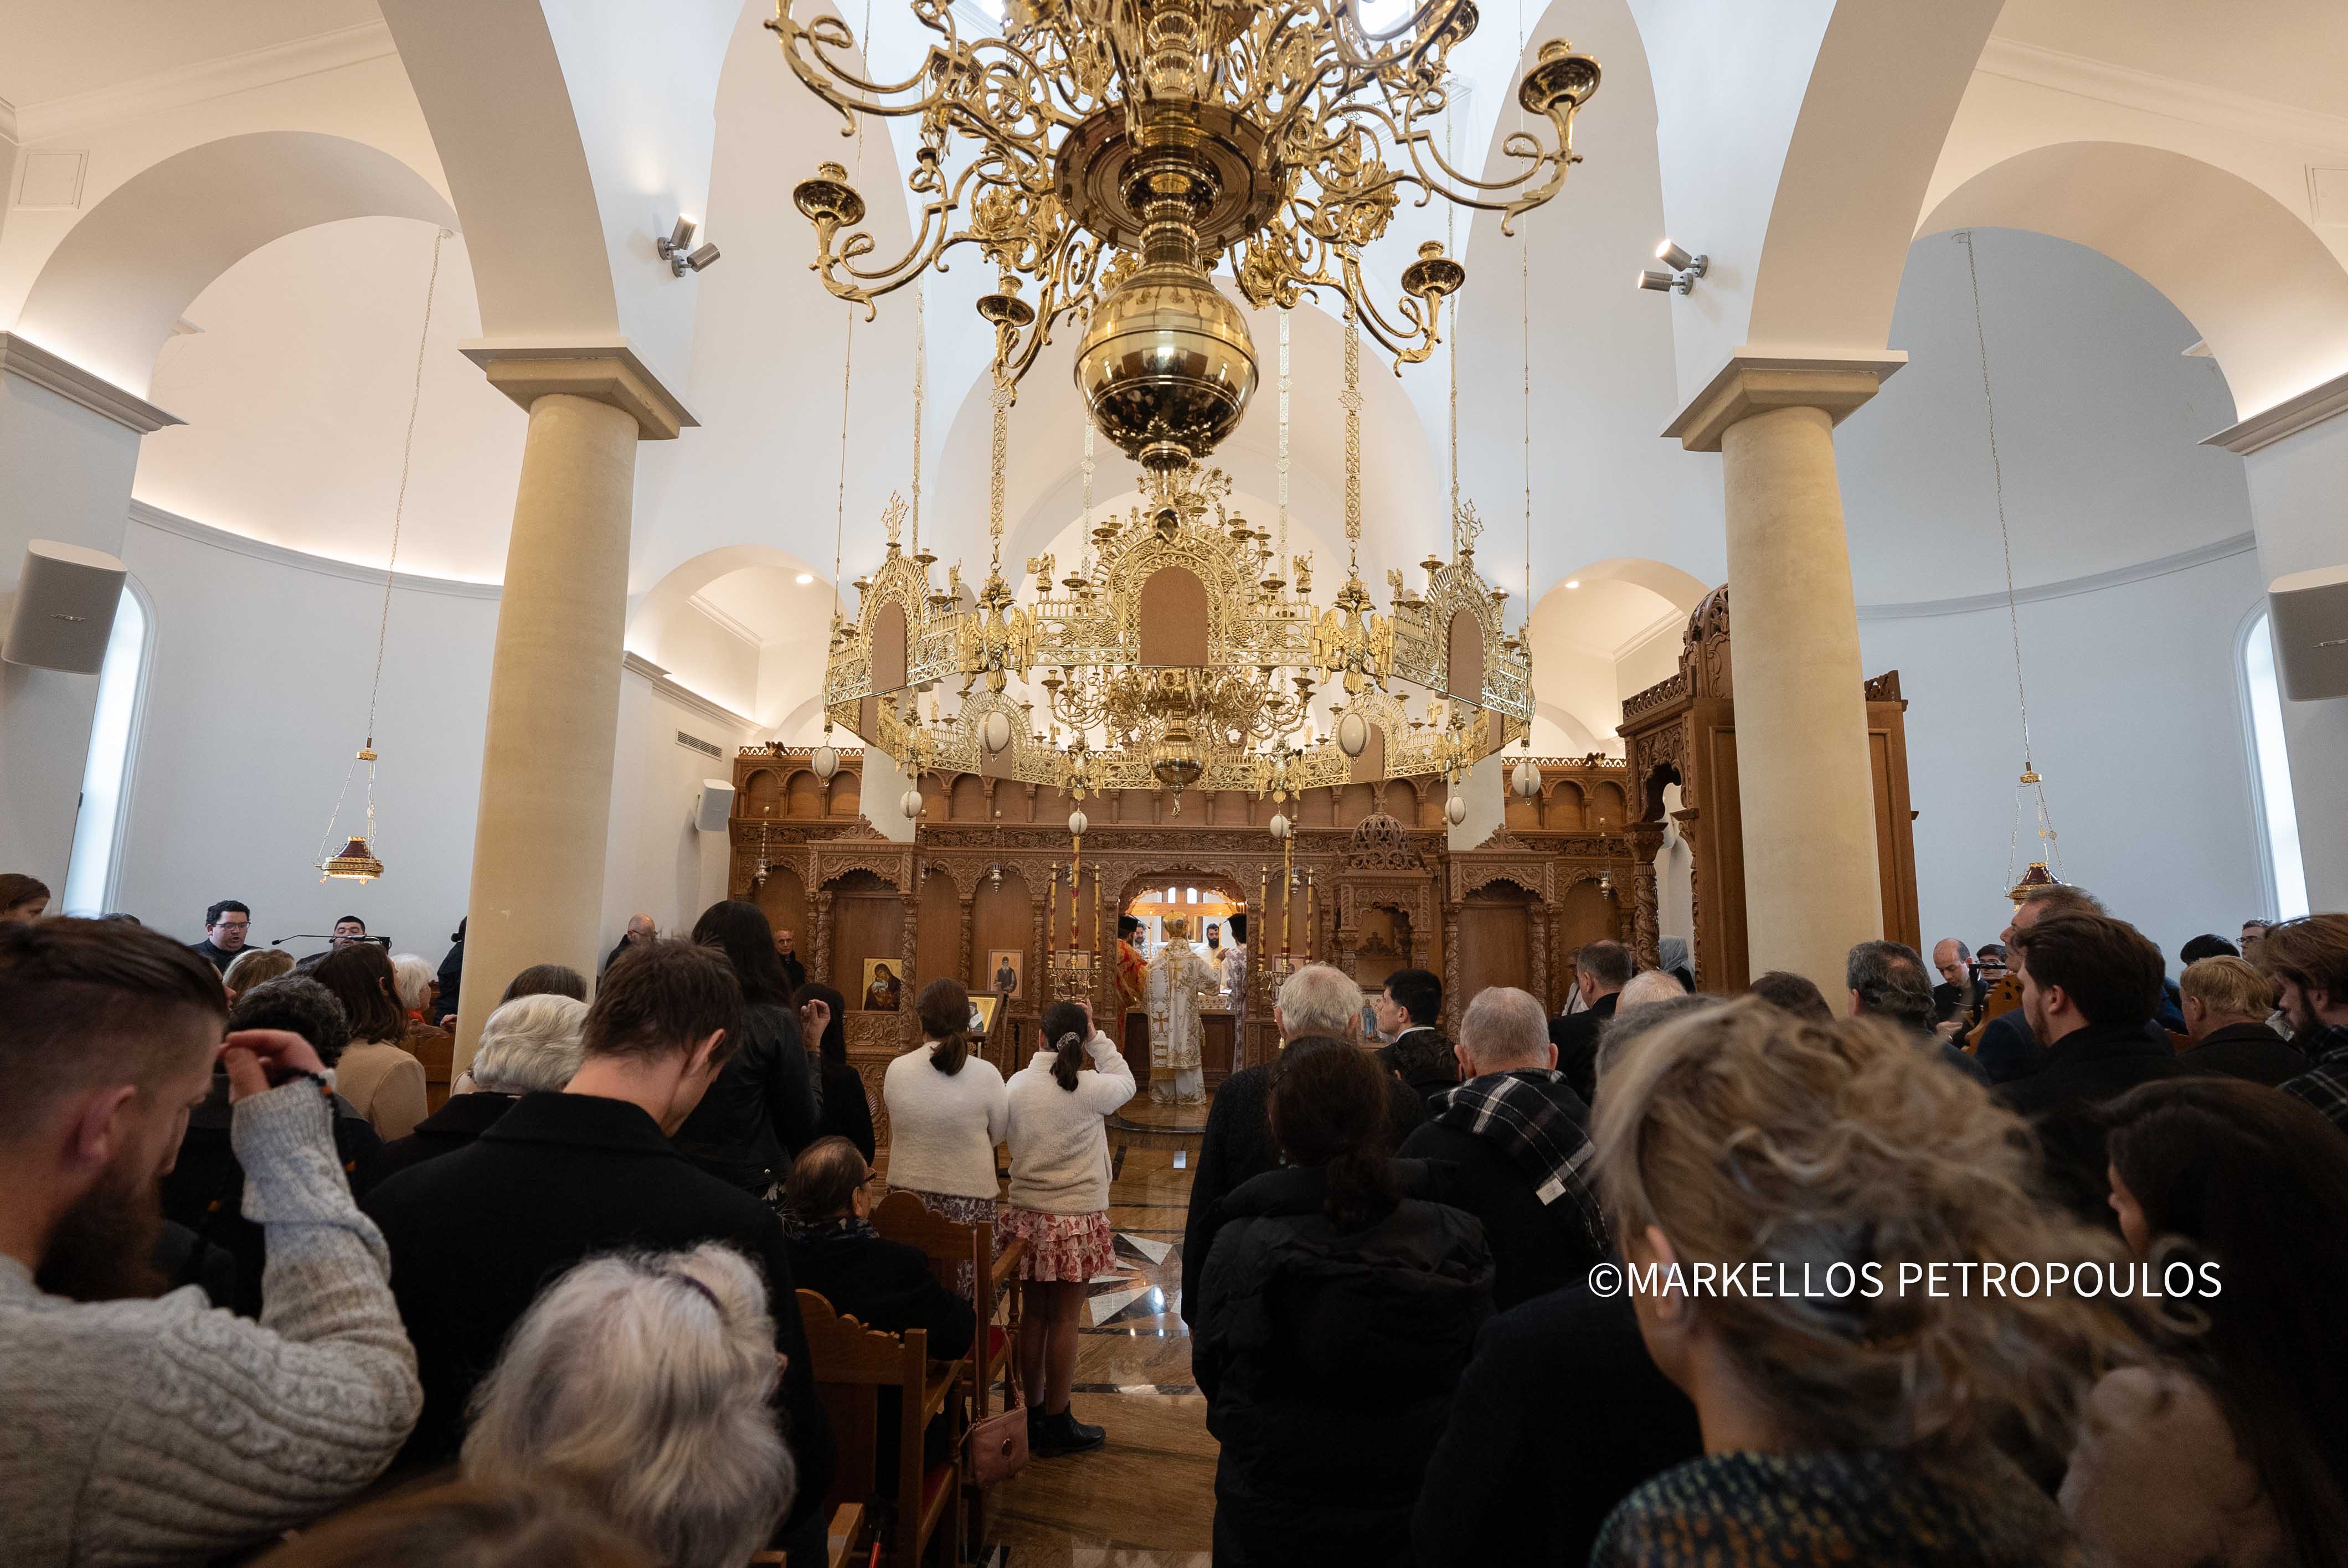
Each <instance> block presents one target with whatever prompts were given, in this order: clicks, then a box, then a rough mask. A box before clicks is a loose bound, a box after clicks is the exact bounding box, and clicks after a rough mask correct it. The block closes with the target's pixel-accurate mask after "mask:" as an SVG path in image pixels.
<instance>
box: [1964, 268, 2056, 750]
mask: <svg viewBox="0 0 2348 1568" xmlns="http://www.w3.org/2000/svg"><path fill="white" fill-rule="evenodd" d="M1959 238H1961V239H1962V240H1963V241H1964V244H1965V277H1966V280H1967V281H1968V282H1970V283H1971V284H1972V296H1973V346H1974V348H1975V349H1976V350H1977V351H1978V353H1979V354H1980V355H1981V372H1982V407H1983V408H1984V409H1985V410H1987V413H1988V423H1989V469H1990V483H1991V487H1992V489H1993V493H1994V494H1995V496H1996V497H1997V542H1998V548H1999V550H2000V551H2001V552H2002V553H2003V557H2004V560H2005V619H2006V629H2007V630H2008V631H2009V632H2010V633H2011V634H2012V636H2013V701H2014V706H2015V707H2016V709H2017V710H2018V711H2019V712H2020V713H2021V715H2022V771H2023V772H2024V774H2033V773H2036V772H2037V771H2038V770H2037V769H2036V768H2035V767H2034V766H2033V765H2032V764H2031V760H2030V696H2029V693H2028V692H2027V691H2026V690H2025V688H2024V684H2023V679H2022V611H2021V610H2020V608H2019V604H2018V601H2017V600H2015V598H2014V592H2013V533H2012V531H2011V530H2010V529H2009V528H2007V526H2006V520H2005V467H2004V465H2003V463H2002V462H2001V461H2000V459H1999V457H1998V450H1997V398H1996V396H1995V395H1993V393H1992V392H1991V390H1990V378H1989V335H1988V333H1987V332H1986V331H1985V330H1984V329H1983V327H1982V302H1981V270H1980V268H1979V266H1978V265H1977V264H1976V263H1975V261H1974V259H1973V231H1972V230H1970V229H1967V230H1965V231H1963V232H1962V234H1961V235H1960V236H1959Z"/></svg>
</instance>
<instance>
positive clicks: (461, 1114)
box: [376, 994, 587, 1181]
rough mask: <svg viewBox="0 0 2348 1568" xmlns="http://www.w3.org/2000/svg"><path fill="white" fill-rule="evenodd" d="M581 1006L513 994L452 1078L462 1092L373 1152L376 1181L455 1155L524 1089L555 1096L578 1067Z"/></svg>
mask: <svg viewBox="0 0 2348 1568" xmlns="http://www.w3.org/2000/svg"><path fill="white" fill-rule="evenodd" d="M586 1022H587V1004H586V1003H585V1002H582V1001H579V1000H577V999H574V998H572V997H564V996H552V995H547V994H540V995H536V996H527V997H517V998H515V999H513V1000H512V1001H510V1002H508V1003H506V1004H505V1005H504V1006H503V1007H501V1008H499V1009H498V1010H497V1011H495V1012H493V1013H491V1014H490V1015H489V1021H488V1022H487V1023H484V1024H483V1025H482V1026H481V1040H480V1044H479V1046H478V1047H476V1048H475V1050H474V1051H473V1063H472V1065H471V1066H470V1067H469V1068H468V1069H467V1070H466V1071H465V1076H464V1078H463V1079H461V1080H459V1081H458V1088H459V1090H460V1091H462V1092H459V1093H457V1094H454V1095H451V1096H450V1097H449V1100H448V1103H447V1104H446V1105H443V1106H442V1107H440V1109H439V1110H438V1111H435V1112H433V1113H432V1114H431V1115H429V1116H427V1117H426V1118H425V1119H424V1120H423V1121H421V1122H417V1124H416V1131H415V1132H410V1133H409V1134H408V1135H407V1137H405V1138H397V1139H394V1140H393V1141H392V1142H390V1143H386V1144H385V1145H384V1146H383V1153H380V1154H378V1155H377V1156H376V1180H377V1181H382V1180H384V1179H385V1178H386V1177H388V1176H391V1175H393V1174H395V1173H398V1172H400V1171H404V1170H406V1169H407V1168H408V1167H409V1166H410V1165H420V1164H422V1163H424V1162H425V1161H427V1160H432V1159H438V1157H439V1156H440V1155H442V1154H448V1153H455V1152H456V1151H457V1150H458V1149H461V1148H463V1147H465V1146H466V1145H467V1144H469V1143H471V1142H472V1141H473V1140H474V1139H476V1138H478V1137H479V1136H480V1135H481V1134H482V1133H483V1132H487V1131H488V1130H489V1126H490V1124H491V1123H493V1122H496V1121H497V1120H498V1118H499V1117H500V1116H503V1115H504V1114H505V1113H506V1112H507V1111H508V1109H510V1107H511V1106H512V1104H513V1102H515V1101H517V1100H519V1099H520V1098H521V1097H522V1096H523V1095H525V1094H539V1093H560V1092H561V1090H562V1086H563V1085H564V1084H566V1083H569V1082H570V1081H571V1075H572V1073H574V1072H576V1071H579V1062H580V1057H581V1052H582V1046H581V1044H580V1032H581V1030H583V1029H584V1028H585V1026H586Z"/></svg>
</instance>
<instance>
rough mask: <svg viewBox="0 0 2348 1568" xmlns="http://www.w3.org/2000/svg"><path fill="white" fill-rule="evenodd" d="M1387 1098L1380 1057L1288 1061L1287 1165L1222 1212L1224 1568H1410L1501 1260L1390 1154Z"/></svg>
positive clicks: (1199, 1351)
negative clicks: (1426, 1482)
mask: <svg viewBox="0 0 2348 1568" xmlns="http://www.w3.org/2000/svg"><path fill="white" fill-rule="evenodd" d="M1387 1082H1388V1080H1387V1078H1386V1076H1385V1073H1383V1072H1382V1071H1379V1069H1378V1067H1377V1065H1376V1061H1375V1058H1374V1057H1372V1056H1370V1055H1369V1054H1368V1053H1367V1052H1365V1051H1359V1050H1313V1051H1309V1052H1306V1051H1296V1050H1292V1051H1290V1052H1289V1053H1288V1055H1287V1056H1286V1057H1285V1058H1284V1059H1283V1061H1282V1072H1281V1075H1280V1080H1279V1081H1278V1083H1277V1084H1276V1085H1274V1087H1273V1088H1272V1106H1271V1119H1272V1136H1273V1139H1274V1140H1275V1141H1276V1142H1277V1143H1278V1144H1279V1146H1280V1151H1281V1153H1282V1155H1283V1156H1284V1157H1285V1158H1286V1160H1287V1162H1288V1163H1287V1166H1286V1167H1285V1168H1284V1169H1281V1170H1275V1171H1267V1172H1265V1173H1263V1174H1262V1175H1260V1176H1256V1177H1254V1178H1252V1179H1251V1180H1249V1181H1247V1182H1243V1183H1241V1184H1240V1185H1239V1186H1238V1187H1237V1188H1235V1189H1234V1190H1233V1191H1232V1192H1231V1194H1228V1195H1227V1196H1226V1197H1224V1199H1223V1200H1222V1204H1221V1212H1222V1213H1223V1214H1224V1215H1225V1216H1226V1219H1225V1223H1224V1224H1223V1225H1221V1226H1220V1228H1218V1229H1217V1231H1216V1232H1215V1238H1214V1244H1213V1246H1212V1248H1211V1249H1210V1251H1209V1253H1208V1255H1207V1259H1206V1268H1205V1270H1204V1272H1203V1273H1202V1274H1201V1275H1200V1283H1199V1298H1198V1300H1197V1301H1196V1302H1195V1303H1191V1304H1189V1305H1190V1306H1191V1307H1192V1311H1191V1315H1190V1323H1191V1327H1192V1329H1193V1331H1194V1332H1195V1334H1196V1336H1197V1337H1196V1338H1195V1339H1194V1340H1193V1342H1192V1345H1191V1349H1190V1365H1191V1368H1192V1369H1193V1370H1194V1372H1195V1373H1196V1375H1197V1377H1198V1381H1199V1388H1200V1391H1201V1392H1202V1393H1204V1394H1205V1395H1206V1396H1207V1400H1208V1404H1207V1427H1208V1430H1210V1431H1212V1432H1213V1433H1214V1434H1215V1436H1216V1438H1217V1439H1218V1440H1220V1442H1221V1444H1222V1450H1221V1454H1220V1458H1219V1459H1218V1460H1217V1462H1216V1468H1215V1524H1214V1532H1215V1553H1214V1555H1215V1562H1216V1563H1218V1564H1224V1565H1228V1568H1250V1565H1252V1564H1259V1563H1308V1562H1310V1563H1352V1564H1361V1565H1365V1568H1371V1565H1376V1568H1387V1565H1391V1568H1404V1565H1405V1564H1407V1563H1410V1562H1411V1561H1412V1556H1411V1538H1410V1519H1411V1509H1412V1506H1413V1504H1414V1503H1415V1502H1416V1501H1417V1496H1418V1490H1419V1482H1420V1479H1421V1477H1422V1476H1423V1475H1424V1474H1425V1472H1426V1461H1427V1460H1428V1458H1429V1456H1431V1455H1432V1454H1433V1452H1434V1450H1435V1444H1436V1440H1437V1439H1438V1438H1439V1437H1440V1436H1441V1435H1442V1433H1443V1429H1444V1424H1445V1422H1446V1420H1447V1419H1448V1417H1449V1414H1450V1407H1451V1391H1452V1389H1453V1387H1454V1386H1455V1385H1456V1384H1457V1382H1458V1380H1459V1374H1460V1372H1461V1371H1462V1369H1464V1368H1465V1367H1466V1366H1467V1363H1468V1352H1469V1350H1470V1348H1472V1347H1473V1345H1474V1343H1475V1339H1476V1332H1477V1330H1478V1328H1479V1327H1482V1326H1483V1323H1484V1321H1485V1319H1487V1318H1488V1317H1490V1316H1491V1312H1492V1258H1491V1253H1490V1250H1489V1249H1488V1247H1487V1246H1486V1245H1485V1242H1484V1231H1483V1227H1482V1226H1481V1225H1478V1223H1477V1222H1476V1221H1475V1220H1473V1219H1471V1218H1469V1217H1468V1215H1467V1214H1462V1213H1461V1212H1459V1211H1458V1210H1457V1209H1455V1208H1450V1207H1447V1206H1446V1205H1444V1204H1442V1203H1440V1202H1439V1201H1437V1194H1436V1192H1435V1189H1434V1185H1433V1177H1432V1174H1431V1173H1430V1172H1429V1171H1428V1169H1427V1167H1426V1165H1425V1164H1423V1163H1419V1162H1418V1161H1416V1160H1393V1159H1389V1158H1387V1157H1386V1156H1385V1129H1386V1105H1387V1088H1386V1085H1387ZM1365 1368H1375V1372H1374V1373H1373V1374H1372V1375H1370V1376H1368V1377H1366V1378H1365V1371H1364V1369H1365Z"/></svg>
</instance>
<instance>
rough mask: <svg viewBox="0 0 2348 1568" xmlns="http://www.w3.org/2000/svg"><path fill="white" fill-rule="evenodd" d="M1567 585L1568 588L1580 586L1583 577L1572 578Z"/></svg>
mask: <svg viewBox="0 0 2348 1568" xmlns="http://www.w3.org/2000/svg"><path fill="white" fill-rule="evenodd" d="M1565 586H1566V587H1568V588H1580V587H1581V579H1580V578H1578V577H1577V578H1572V579H1569V580H1568V581H1567V583H1566V585H1565Z"/></svg>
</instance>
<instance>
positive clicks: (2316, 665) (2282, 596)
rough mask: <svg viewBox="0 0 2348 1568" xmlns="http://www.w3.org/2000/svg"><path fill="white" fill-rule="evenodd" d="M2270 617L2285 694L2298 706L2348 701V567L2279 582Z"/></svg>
mask: <svg viewBox="0 0 2348 1568" xmlns="http://www.w3.org/2000/svg"><path fill="white" fill-rule="evenodd" d="M2267 611H2268V613H2269V614H2270V615H2271V616H2272V617H2273V627H2274V651H2275V673H2276V674H2277V676H2279V677H2280V678H2281V685H2282V694H2283V695H2284V696H2286V697H2288V698H2290V699H2291V701H2292V702H2317V701H2320V700H2322V699H2323V698H2325V697H2348V564H2343V565H2340V566H2327V567H2320V568H2318V569H2315V570H2314V571H2295V572H2292V573H2291V574H2290V575H2289V576H2287V577H2279V578H2277V579H2274V581H2272V582H2271V583H2269V584H2268V585H2267Z"/></svg>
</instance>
